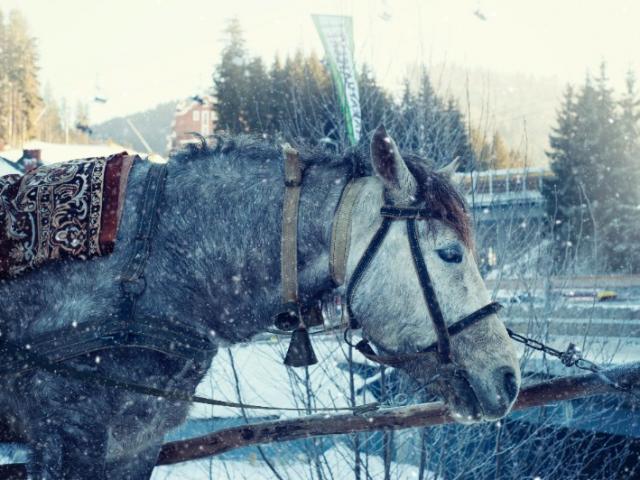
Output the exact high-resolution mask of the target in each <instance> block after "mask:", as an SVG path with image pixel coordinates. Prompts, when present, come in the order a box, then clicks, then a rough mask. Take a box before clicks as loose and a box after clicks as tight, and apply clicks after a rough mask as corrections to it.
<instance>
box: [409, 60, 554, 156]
mask: <svg viewBox="0 0 640 480" xmlns="http://www.w3.org/2000/svg"><path fill="white" fill-rule="evenodd" d="M415 70H417V69H415ZM428 72H429V75H430V77H431V81H432V83H433V86H434V88H435V89H436V91H437V92H438V93H439V94H441V95H443V96H444V97H449V96H453V97H454V98H455V99H456V100H457V101H458V102H459V105H460V108H461V109H462V111H463V112H465V115H467V113H468V108H467V91H468V96H469V102H468V103H469V105H470V107H471V125H472V126H473V127H474V128H479V129H480V131H482V132H486V134H487V137H488V138H487V140H488V141H491V137H492V135H493V131H495V130H498V131H500V134H501V135H502V136H503V137H504V139H505V141H506V142H507V145H508V147H509V148H514V149H517V150H519V151H521V152H524V151H525V144H526V145H527V147H528V148H527V150H528V152H527V153H528V162H529V164H530V165H537V166H542V165H546V164H547V163H548V159H547V157H546V156H545V154H544V151H545V150H546V149H548V145H549V133H550V132H551V128H552V127H553V126H554V125H555V119H556V110H557V108H558V107H559V106H560V103H561V99H562V91H563V89H564V87H565V84H563V83H561V82H560V81H559V80H558V79H556V78H549V77H536V76H533V75H526V74H510V73H500V72H494V71H489V70H482V69H477V68H476V69H468V68H466V67H462V66H459V65H445V66H443V65H438V66H433V67H431V68H430V69H429V70H428ZM410 76H411V78H412V79H417V78H418V74H417V73H415V71H413V70H412V74H411V75H410ZM467 89H468V90H467ZM525 133H526V135H525Z"/></svg>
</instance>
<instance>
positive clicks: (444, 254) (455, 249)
mask: <svg viewBox="0 0 640 480" xmlns="http://www.w3.org/2000/svg"><path fill="white" fill-rule="evenodd" d="M436 252H438V256H439V257H440V258H441V259H442V260H444V261H445V262H447V263H460V262H461V261H462V254H463V252H462V248H461V247H460V245H451V246H449V247H445V248H441V249H439V250H436Z"/></svg>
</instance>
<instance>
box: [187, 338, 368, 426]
mask: <svg viewBox="0 0 640 480" xmlns="http://www.w3.org/2000/svg"><path fill="white" fill-rule="evenodd" d="M339 337H341V334H340V335H337V336H330V337H325V338H318V336H314V337H313V339H312V342H313V347H314V350H315V352H316V355H317V357H318V360H319V361H318V363H317V364H316V365H312V366H311V367H309V380H310V384H311V389H312V391H313V392H314V402H315V404H316V406H317V407H346V406H348V405H349V402H348V398H346V395H347V393H348V392H349V374H348V371H347V368H346V366H347V362H348V361H347V356H346V350H344V349H345V344H344V343H343V342H341V338H339ZM288 341H289V339H288V337H279V336H275V335H274V336H272V337H271V338H269V339H267V340H264V341H254V342H253V343H251V344H241V345H238V346H235V347H233V349H232V350H231V351H232V354H233V360H234V364H235V366H236V370H237V373H238V377H239V384H240V385H239V389H240V393H241V397H242V402H243V403H251V404H259V405H270V406H277V407H285V408H304V407H305V404H304V402H305V400H306V391H305V389H304V385H303V384H304V378H305V374H304V369H290V368H287V367H285V365H284V364H283V363H282V359H283V358H284V355H285V352H286V349H287V347H288ZM356 355H357V356H356ZM359 355H360V354H359V353H357V352H356V353H354V356H356V359H357V360H358V361H360V362H364V358H363V357H359ZM340 366H342V368H340ZM362 386H364V380H363V379H362V378H361V377H359V376H357V375H356V376H355V388H356V390H357V389H358V388H360V387H362ZM197 395H202V396H209V397H215V398H216V399H218V400H228V401H232V402H237V401H238V395H237V392H236V382H235V379H234V375H233V371H232V368H231V362H230V361H229V353H228V351H226V350H225V349H223V350H221V351H220V352H219V353H218V355H216V357H215V358H214V361H213V362H212V364H211V368H210V370H209V373H208V374H207V376H206V378H205V379H204V380H203V381H202V382H201V383H200V385H199V387H198V389H197ZM367 401H373V398H369V399H368V400H367ZM265 413H268V414H276V415H280V416H282V417H291V416H299V415H302V414H304V412H286V411H282V410H276V411H275V412H272V411H267V412H265V411H261V410H254V411H251V412H249V415H252V414H255V415H264V414H265ZM237 415H238V410H237V409H235V408H229V407H212V406H209V405H194V407H193V408H192V409H191V413H190V416H191V417H192V418H210V417H211V416H217V417H236V416H237Z"/></svg>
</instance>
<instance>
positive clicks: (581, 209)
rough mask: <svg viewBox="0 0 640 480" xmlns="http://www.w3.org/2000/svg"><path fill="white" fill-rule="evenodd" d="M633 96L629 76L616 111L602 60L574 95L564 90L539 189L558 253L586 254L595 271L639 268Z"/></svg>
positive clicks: (570, 90)
mask: <svg viewBox="0 0 640 480" xmlns="http://www.w3.org/2000/svg"><path fill="white" fill-rule="evenodd" d="M635 96H636V93H635V86H634V85H633V81H631V83H630V84H628V90H627V95H626V97H625V99H624V100H623V103H622V113H618V110H617V106H618V105H617V103H616V102H615V100H614V98H613V92H612V90H611V88H610V87H609V85H608V78H607V76H606V68H605V65H604V64H603V65H601V68H600V75H599V76H598V78H596V80H595V81H594V80H592V79H591V77H587V79H586V81H585V84H584V85H583V87H582V88H581V90H580V92H579V94H578V95H574V93H573V90H572V89H571V88H568V89H567V93H566V94H565V99H564V103H563V105H562V108H561V110H560V112H559V114H558V126H557V127H556V128H555V129H554V130H553V133H552V135H551V136H550V144H551V150H550V151H549V152H548V153H547V155H548V156H549V158H550V159H551V169H552V171H553V174H554V176H553V178H552V179H549V180H547V181H546V182H545V185H544V189H543V194H544V195H545V197H546V201H547V213H548V216H549V218H550V219H552V220H553V225H554V240H555V246H556V247H557V248H556V253H562V254H566V253H567V251H570V252H571V253H582V254H589V255H590V257H591V259H592V268H595V269H607V270H610V271H620V270H626V271H630V270H634V269H637V268H638V265H637V263H638V262H637V261H636V260H635V258H637V256H634V255H635V253H634V254H633V255H632V252H636V250H635V249H636V248H637V247H636V246H635V243H636V240H635V239H637V238H638V234H640V230H639V229H638V224H639V223H640V222H638V221H637V215H633V209H634V208H637V205H638V204H639V203H640V201H639V200H638V191H637V185H638V183H637V181H638V178H637V175H638V174H637V166H636V165H635V164H634V163H633V160H630V158H632V157H635V155H637V153H633V152H634V150H635V148H636V147H635V146H634V144H635V143H637V134H636V133H634V132H635V131H634V129H636V128H637V117H636V115H637V114H638V112H637V104H635V102H636V100H635ZM625 112H626V113H625ZM634 118H635V120H634ZM630 139H633V140H631V141H630ZM636 161H637V160H636ZM634 167H635V168H634ZM632 257H633V258H632Z"/></svg>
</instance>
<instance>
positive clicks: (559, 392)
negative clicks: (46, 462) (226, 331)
mask: <svg viewBox="0 0 640 480" xmlns="http://www.w3.org/2000/svg"><path fill="white" fill-rule="evenodd" d="M614 383H615V384H617V385H619V386H621V387H623V388H632V389H633V394H634V395H635V396H636V397H637V395H638V390H639V388H640V362H636V363H630V364H627V365H621V366H618V367H613V368H609V369H607V370H604V371H603V372H602V374H595V373H593V374H587V375H575V376H569V377H559V378H554V379H552V380H548V381H545V382H541V383H537V384H535V385H531V386H528V387H526V388H524V389H522V390H521V391H520V395H519V396H518V400H517V401H516V404H515V406H514V408H513V410H525V409H527V408H532V407H540V406H543V405H546V404H548V403H556V402H562V401H566V400H572V399H575V398H581V397H590V396H593V395H602V394H607V393H609V394H610V393H618V392H619V390H617V389H616V388H615V387H614V385H613V384H614ZM453 421H454V420H453V418H452V417H451V416H450V415H449V413H448V412H447V409H446V407H445V406H444V405H443V404H442V403H440V402H434V403H424V404H420V405H411V406H408V407H401V408H387V409H383V410H378V411H375V412H371V413H366V414H361V415H356V414H341V415H310V416H305V417H299V418H292V419H286V420H275V421H271V422H263V423H256V424H249V425H243V426H239V427H233V428H227V429H224V430H219V431H217V432H213V433H211V434H209V435H205V436H202V437H197V438H192V439H190V440H183V441H178V442H170V443H166V444H165V445H164V446H163V447H162V451H161V452H160V456H159V458H158V465H169V464H175V463H180V462H186V461H188V460H197V459H200V458H205V457H209V456H213V455H219V454H221V453H224V452H228V451H230V450H233V449H235V448H241V447H246V446H249V445H258V444H263V443H272V442H285V441H290V440H298V439H301V438H308V437H314V436H319V435H341V434H346V433H354V432H364V431H372V430H381V429H394V430H396V429H403V428H415V427H426V426H431V425H441V424H444V423H452V422H453ZM1 431H2V429H1V428H0V432H1ZM5 441H16V439H15V438H13V439H9V438H7V439H5ZM0 478H12V479H16V480H17V479H23V478H26V474H25V470H24V466H23V465H0Z"/></svg>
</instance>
